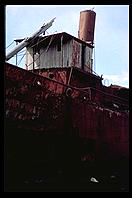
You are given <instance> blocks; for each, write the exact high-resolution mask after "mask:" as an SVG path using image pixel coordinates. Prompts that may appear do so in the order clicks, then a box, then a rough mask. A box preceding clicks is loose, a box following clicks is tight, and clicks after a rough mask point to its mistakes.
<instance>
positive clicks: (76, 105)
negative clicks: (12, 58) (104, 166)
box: [5, 64, 129, 161]
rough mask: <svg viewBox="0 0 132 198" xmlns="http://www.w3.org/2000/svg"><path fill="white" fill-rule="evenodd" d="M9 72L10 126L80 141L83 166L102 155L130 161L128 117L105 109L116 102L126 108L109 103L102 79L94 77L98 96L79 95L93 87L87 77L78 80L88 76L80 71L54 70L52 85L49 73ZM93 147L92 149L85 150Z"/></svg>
mask: <svg viewBox="0 0 132 198" xmlns="http://www.w3.org/2000/svg"><path fill="white" fill-rule="evenodd" d="M5 67H6V76H5V92H6V119H5V120H6V123H7V124H8V122H10V123H12V124H14V126H15V127H16V128H18V129H25V130H27V129H28V130H32V131H35V132H38V133H42V134H46V135H48V134H50V135H52V134H53V135H57V136H58V135H60V136H62V137H64V136H67V135H69V136H72V137H75V139H76V138H79V139H80V142H81V146H80V149H81V152H80V155H81V156H80V157H81V160H82V161H83V160H84V161H85V160H91V159H95V158H97V157H98V156H101V155H102V153H103V155H104V156H103V157H108V156H109V157H110V158H112V157H127V158H128V157H129V150H128V148H129V147H128V145H129V126H128V124H129V114H128V112H126V111H120V110H118V109H116V110H115V109H112V108H109V107H108V106H105V102H106V101H107V102H108V101H111V99H112V100H113V101H114V102H119V104H120V103H121V104H122V105H124V106H125V107H126V106H127V103H126V101H124V103H123V102H122V101H121V99H118V98H116V97H115V98H114V97H113V98H112V96H108V95H106V96H105V97H104V95H102V94H101V92H100V91H101V90H102V89H103V88H102V85H101V83H100V80H99V79H98V78H97V77H92V74H90V75H91V79H92V78H93V82H94V83H93V88H98V90H99V91H96V90H94V89H93V90H92V89H80V88H84V87H88V86H87V84H88V83H90V82H91V81H89V82H88V79H90V77H89V78H86V74H85V78H80V76H79V77H78V75H83V74H80V72H79V71H78V73H76V72H75V73H74V74H72V75H71V70H69V68H68V69H66V68H65V69H60V70H59V69H58V71H59V72H57V69H56V70H53V69H52V73H53V74H54V76H52V77H53V78H52V79H50V78H48V77H49V76H48V75H49V70H47V71H46V70H45V71H44V72H42V71H41V74H40V73H39V72H38V74H35V73H32V72H29V71H26V70H24V69H20V68H18V67H16V66H13V65H10V64H6V65H5ZM36 71H37V70H36ZM55 72H56V73H55ZM50 73H51V71H50ZM83 79H86V80H83ZM58 81H59V82H58ZM78 87H79V88H78ZM89 87H92V84H91V85H90V86H89ZM68 89H70V91H71V94H70V97H69V95H68V91H67V90H68ZM107 92H108V91H107ZM110 93H112V90H110V91H109V94H110ZM103 94H104V93H103ZM69 98H70V99H69ZM102 104H103V105H102ZM89 141H90V142H92V146H91V148H88V149H85V144H87V143H88V142H89ZM88 144H89V143H88ZM90 144H91V143H90ZM73 147H74V145H73Z"/></svg>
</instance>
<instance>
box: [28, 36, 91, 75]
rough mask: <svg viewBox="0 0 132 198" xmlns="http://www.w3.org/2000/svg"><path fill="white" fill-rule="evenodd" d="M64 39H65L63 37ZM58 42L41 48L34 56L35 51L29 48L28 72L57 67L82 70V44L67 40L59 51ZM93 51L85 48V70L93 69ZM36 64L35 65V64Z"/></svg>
mask: <svg viewBox="0 0 132 198" xmlns="http://www.w3.org/2000/svg"><path fill="white" fill-rule="evenodd" d="M62 38H63V37H62ZM59 42H61V41H60V40H58V42H57V43H56V44H52V43H51V44H50V45H49V46H46V47H43V48H42V47H41V49H40V51H39V54H34V56H33V49H32V48H27V54H26V65H27V68H28V70H32V69H38V68H53V67H54V68H57V67H71V66H73V67H78V68H82V56H83V55H82V43H79V42H77V41H75V40H74V39H72V40H67V41H66V43H63V45H62V44H61V49H60V50H58V44H59ZM91 58H92V49H91V48H89V47H88V46H85V52H84V70H85V71H90V69H89V68H91ZM33 62H34V63H33Z"/></svg>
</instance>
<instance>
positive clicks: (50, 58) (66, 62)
mask: <svg viewBox="0 0 132 198" xmlns="http://www.w3.org/2000/svg"><path fill="white" fill-rule="evenodd" d="M71 47H72V42H71V41H69V42H67V43H66V44H63V46H62V49H61V51H57V45H54V46H51V47H49V49H48V51H46V49H47V48H41V50H40V54H41V56H40V65H41V66H40V68H52V67H68V66H70V65H71V62H72V50H71Z"/></svg>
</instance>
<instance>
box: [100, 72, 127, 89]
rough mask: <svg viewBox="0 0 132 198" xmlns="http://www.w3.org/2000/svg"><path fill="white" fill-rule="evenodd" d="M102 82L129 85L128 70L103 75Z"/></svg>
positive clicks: (107, 84)
mask: <svg viewBox="0 0 132 198" xmlns="http://www.w3.org/2000/svg"><path fill="white" fill-rule="evenodd" d="M103 78H104V80H103V84H105V85H106V86H109V85H110V84H116V85H120V86H124V87H129V71H128V70H126V71H121V73H120V74H112V75H109V74H107V75H103Z"/></svg>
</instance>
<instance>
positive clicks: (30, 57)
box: [26, 47, 33, 70]
mask: <svg viewBox="0 0 132 198" xmlns="http://www.w3.org/2000/svg"><path fill="white" fill-rule="evenodd" d="M26 65H27V68H28V70H31V69H33V49H32V48H30V47H29V48H27V52H26Z"/></svg>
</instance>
